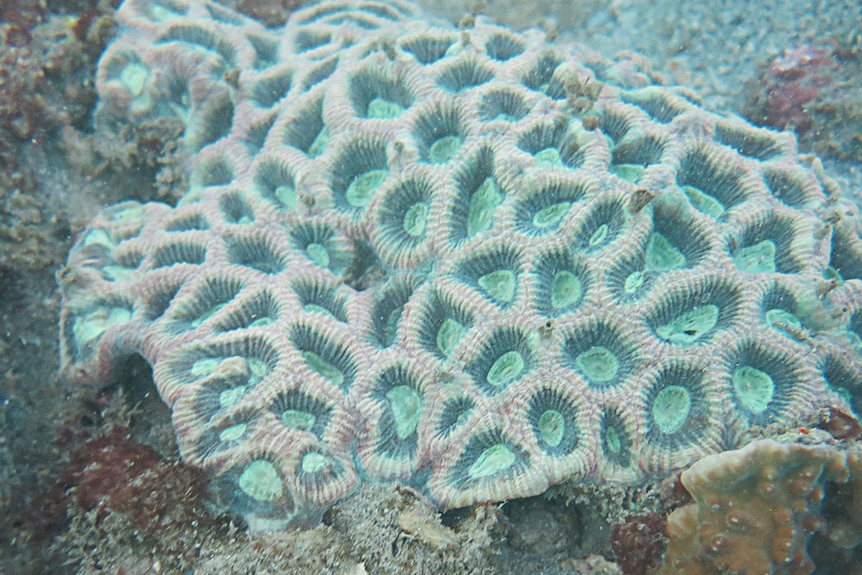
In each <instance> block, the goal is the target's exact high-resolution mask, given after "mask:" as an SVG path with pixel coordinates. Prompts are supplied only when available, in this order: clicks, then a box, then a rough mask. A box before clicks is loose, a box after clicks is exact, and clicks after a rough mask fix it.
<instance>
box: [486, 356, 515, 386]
mask: <svg viewBox="0 0 862 575" xmlns="http://www.w3.org/2000/svg"><path fill="white" fill-rule="evenodd" d="M524 367H525V363H524V357H523V356H522V355H521V354H520V353H519V352H518V351H515V350H512V351H507V352H506V353H504V354H503V355H501V356H500V357H498V358H497V360H496V361H495V362H494V363H493V365H491V369H490V370H488V375H487V376H486V377H485V379H486V380H487V382H488V383H489V384H491V385H492V386H494V387H502V386H504V385H506V384H508V383H510V382H512V381H514V380H515V379H517V378H518V377H519V376H520V375H521V373H522V372H523V371H524Z"/></svg>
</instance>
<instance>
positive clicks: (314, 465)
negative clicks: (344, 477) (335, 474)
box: [302, 451, 329, 474]
mask: <svg viewBox="0 0 862 575" xmlns="http://www.w3.org/2000/svg"><path fill="white" fill-rule="evenodd" d="M327 467H329V460H328V459H327V458H326V456H325V455H323V454H321V453H317V452H316V451H310V452H308V453H306V454H305V455H303V456H302V471H303V473H309V474H314V473H319V472H321V471H323V470H324V469H326V468H327Z"/></svg>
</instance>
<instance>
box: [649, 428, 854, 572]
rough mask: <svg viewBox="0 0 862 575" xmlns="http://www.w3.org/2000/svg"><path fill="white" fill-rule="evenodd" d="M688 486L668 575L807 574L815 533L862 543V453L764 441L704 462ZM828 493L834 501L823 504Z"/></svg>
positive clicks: (676, 520) (843, 544) (673, 530)
mask: <svg viewBox="0 0 862 575" xmlns="http://www.w3.org/2000/svg"><path fill="white" fill-rule="evenodd" d="M682 483H683V485H685V487H686V489H688V490H689V492H690V493H691V495H692V496H693V497H694V502H693V503H690V504H688V505H685V506H683V507H681V508H679V509H677V510H676V511H674V512H673V513H671V515H670V517H669V518H668V534H669V536H670V544H669V546H668V554H667V557H666V562H665V566H664V567H663V568H662V569H661V570H659V571H658V573H661V574H663V575H712V574H715V575H718V574H720V573H746V574H749V575H768V574H775V575H779V574H782V575H785V574H786V575H807V574H809V573H812V572H813V571H814V563H813V562H812V560H811V558H810V557H809V555H808V543H809V541H810V539H811V537H812V536H813V535H814V534H815V533H816V532H821V533H823V534H824V535H825V537H826V538H827V539H828V541H829V543H830V544H831V545H832V546H833V548H835V549H839V550H848V549H849V550H852V549H853V548H854V547H858V546H859V545H860V543H862V452H860V451H859V450H858V449H856V450H855V451H849V452H848V451H842V450H840V449H837V448H835V447H833V446H828V445H802V444H794V443H780V442H777V441H774V440H771V439H766V440H760V441H756V442H754V443H751V444H749V445H748V446H746V447H745V448H743V449H741V450H737V451H728V452H725V453H720V454H716V455H710V456H707V457H704V458H703V459H702V460H700V461H698V462H697V463H695V464H694V465H692V466H691V468H690V469H688V470H687V471H685V472H683V474H682ZM836 486H837V488H836ZM830 489H831V492H830ZM842 490H843V491H844V494H843V497H842V495H841V491H842ZM827 492H830V495H829V497H832V498H833V499H834V500H835V501H829V500H828V498H827V500H826V501H824V496H825V495H826V494H827ZM839 500H840V503H839V502H838V501H839ZM833 555H838V553H837V552H833ZM853 563H855V564H856V566H857V567H858V564H859V563H858V558H857V560H856V561H854V562H853ZM834 572H842V573H846V572H848V571H847V570H846V567H845V568H842V569H837V568H836V570H835V571H834Z"/></svg>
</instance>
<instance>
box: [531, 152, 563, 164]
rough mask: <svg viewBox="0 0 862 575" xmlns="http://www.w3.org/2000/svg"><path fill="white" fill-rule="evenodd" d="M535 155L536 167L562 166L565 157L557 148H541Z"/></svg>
mask: <svg viewBox="0 0 862 575" xmlns="http://www.w3.org/2000/svg"><path fill="white" fill-rule="evenodd" d="M533 157H534V158H536V167H538V168H560V167H562V166H563V159H562V158H561V157H560V152H559V150H557V149H556V148H545V149H544V150H539V151H538V152H536V154H535V155H534V156H533Z"/></svg>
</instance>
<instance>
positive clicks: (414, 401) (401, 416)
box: [386, 385, 422, 439]
mask: <svg viewBox="0 0 862 575" xmlns="http://www.w3.org/2000/svg"><path fill="white" fill-rule="evenodd" d="M386 399H388V400H389V409H390V410H391V411H392V419H394V420H395V435H397V436H398V439H405V438H406V437H409V436H410V435H411V434H412V433H413V432H415V431H416V428H417V427H418V426H419V414H420V411H421V408H422V396H420V395H419V394H418V393H417V392H416V390H414V389H413V388H412V387H410V386H407V385H399V386H397V387H393V388H392V389H390V390H389V391H388V392H387V393H386Z"/></svg>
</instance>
